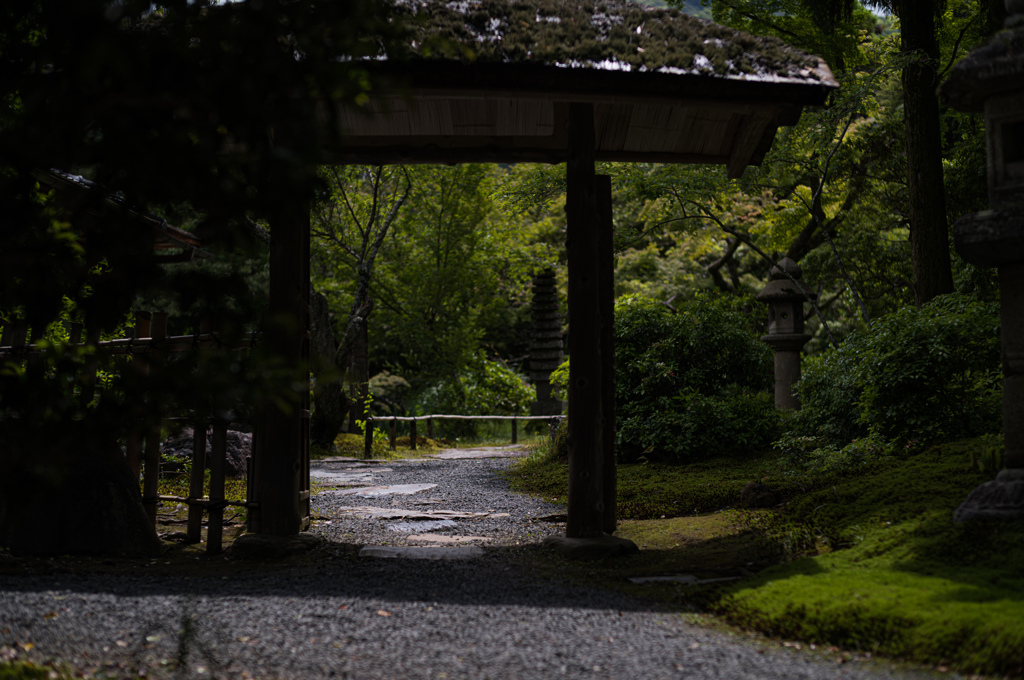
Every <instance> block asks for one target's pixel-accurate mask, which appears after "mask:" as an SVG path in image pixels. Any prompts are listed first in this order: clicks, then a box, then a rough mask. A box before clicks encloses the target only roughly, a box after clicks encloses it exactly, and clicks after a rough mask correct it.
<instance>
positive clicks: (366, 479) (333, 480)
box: [309, 470, 384, 484]
mask: <svg viewBox="0 0 1024 680" xmlns="http://www.w3.org/2000/svg"><path fill="white" fill-rule="evenodd" d="M381 472H384V470H381ZM309 476H310V477H312V478H313V479H319V480H321V481H324V482H327V483H329V484H369V483H371V482H372V481H373V473H372V472H327V471H324V470H310V471H309Z"/></svg>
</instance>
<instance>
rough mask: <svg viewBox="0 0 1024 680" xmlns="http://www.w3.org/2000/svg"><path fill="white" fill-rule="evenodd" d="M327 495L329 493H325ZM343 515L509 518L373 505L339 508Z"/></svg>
mask: <svg viewBox="0 0 1024 680" xmlns="http://www.w3.org/2000/svg"><path fill="white" fill-rule="evenodd" d="M324 493H327V492H324ZM337 512H339V513H340V514H343V515H355V516H356V517H361V518H364V519H372V518H379V519H406V520H436V519H478V518H482V517H508V516H509V515H508V513H507V512H467V511H462V510H407V509H404V508H378V507H376V506H373V505H358V506H354V507H351V508H339V509H338V510H337Z"/></svg>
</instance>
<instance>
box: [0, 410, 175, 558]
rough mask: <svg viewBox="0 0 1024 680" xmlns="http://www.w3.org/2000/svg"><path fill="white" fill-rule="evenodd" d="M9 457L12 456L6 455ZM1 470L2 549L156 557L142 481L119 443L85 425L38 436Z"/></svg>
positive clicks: (157, 550)
mask: <svg viewBox="0 0 1024 680" xmlns="http://www.w3.org/2000/svg"><path fill="white" fill-rule="evenodd" d="M5 453H10V452H5ZM2 462H3V465H2V470H0V545H4V546H7V547H8V548H10V549H11V551H12V552H14V553H18V554H32V555H111V556H116V555H157V554H159V553H160V550H161V544H160V539H158V538H157V536H156V531H155V530H154V528H153V524H152V523H151V522H150V521H149V518H148V517H147V516H146V511H145V510H144V509H143V507H142V495H141V494H140V493H139V480H138V478H137V477H133V475H132V472H131V469H130V468H129V467H128V461H127V459H126V458H125V457H124V455H123V454H122V453H121V449H120V447H119V446H118V445H117V442H108V441H101V440H100V438H99V437H97V436H96V435H95V433H94V432H89V431H88V427H87V426H85V425H81V424H79V425H72V424H69V425H67V427H66V428H64V432H63V433H61V434H59V435H58V436H56V437H54V436H52V434H51V435H49V436H46V435H40V437H39V442H38V447H37V448H36V449H35V450H34V451H33V452H32V454H31V455H24V456H21V457H19V458H18V459H17V460H15V459H14V456H13V455H12V456H11V457H10V458H5V459H4V460H3V461H2Z"/></svg>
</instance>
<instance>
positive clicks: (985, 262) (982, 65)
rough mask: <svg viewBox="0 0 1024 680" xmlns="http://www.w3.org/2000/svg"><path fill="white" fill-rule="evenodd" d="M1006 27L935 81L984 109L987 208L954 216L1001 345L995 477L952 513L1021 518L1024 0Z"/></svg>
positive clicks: (956, 104)
mask: <svg viewBox="0 0 1024 680" xmlns="http://www.w3.org/2000/svg"><path fill="white" fill-rule="evenodd" d="M1006 10H1007V13H1008V14H1009V15H1010V16H1009V18H1008V19H1007V20H1006V24H1005V30H1003V31H1000V32H999V33H997V34H996V35H994V36H993V37H992V39H991V40H990V41H989V43H988V44H987V45H985V46H983V47H979V48H978V49H976V50H974V51H973V52H971V53H970V54H969V55H967V56H966V57H965V58H964V59H962V60H961V61H959V62H958V63H957V64H956V66H954V67H953V70H952V71H951V72H950V76H949V78H947V80H946V82H944V83H943V84H942V87H941V88H940V97H941V98H942V99H943V100H944V102H945V103H947V104H949V105H950V106H952V107H953V108H956V109H959V110H961V111H976V112H982V111H983V112H984V113H985V135H986V137H987V145H988V149H987V151H988V190H989V203H990V206H991V209H990V210H985V211H982V212H980V213H977V214H974V215H968V216H965V217H962V218H961V219H959V220H958V221H957V223H956V225H955V227H954V240H955V243H956V249H957V251H958V252H959V253H960V255H961V256H962V257H963V258H964V259H965V260H967V261H968V262H971V263H973V264H976V265H980V266H984V267H997V268H998V269H999V292H1000V303H999V306H1000V316H1001V321H1002V345H1003V435H1004V439H1005V450H1004V453H1003V464H1004V466H1005V469H1003V470H1002V471H1000V473H999V475H998V477H997V478H996V480H995V481H992V482H986V483H984V484H982V485H981V486H979V487H978V488H977V489H975V490H974V491H973V492H971V494H970V496H968V498H967V500H966V501H964V502H963V503H962V504H961V505H960V507H959V508H957V509H956V512H955V513H954V519H955V520H956V521H963V520H967V519H971V518H974V517H992V518H1001V519H1017V520H1024V0H1006Z"/></svg>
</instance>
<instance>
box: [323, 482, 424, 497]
mask: <svg viewBox="0 0 1024 680" xmlns="http://www.w3.org/2000/svg"><path fill="white" fill-rule="evenodd" d="M435 486H437V484H394V485H392V486H363V487H359V488H357V489H330V490H328V491H322V492H321V493H326V494H333V495H335V496H358V497H359V498H378V497H380V496H411V495H413V494H414V493H419V492H421V491H427V490H429V489H433V488H434V487H435Z"/></svg>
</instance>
